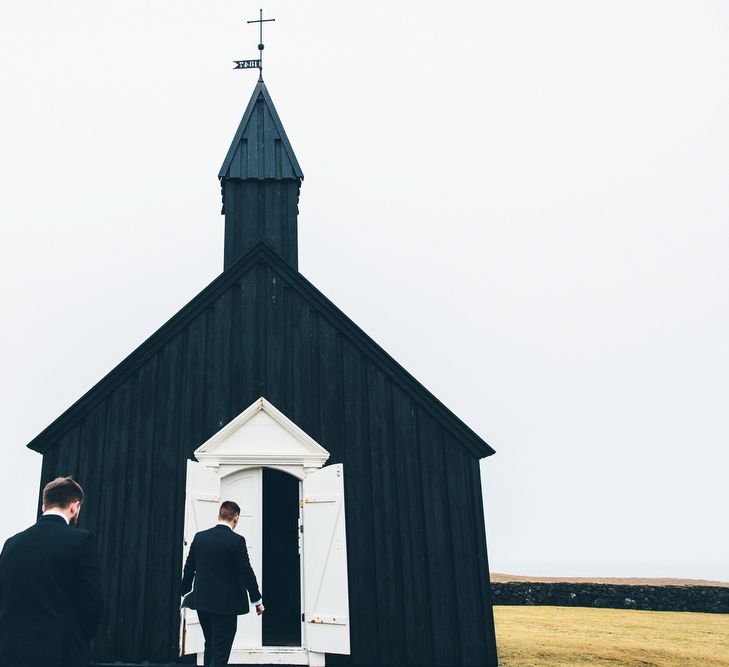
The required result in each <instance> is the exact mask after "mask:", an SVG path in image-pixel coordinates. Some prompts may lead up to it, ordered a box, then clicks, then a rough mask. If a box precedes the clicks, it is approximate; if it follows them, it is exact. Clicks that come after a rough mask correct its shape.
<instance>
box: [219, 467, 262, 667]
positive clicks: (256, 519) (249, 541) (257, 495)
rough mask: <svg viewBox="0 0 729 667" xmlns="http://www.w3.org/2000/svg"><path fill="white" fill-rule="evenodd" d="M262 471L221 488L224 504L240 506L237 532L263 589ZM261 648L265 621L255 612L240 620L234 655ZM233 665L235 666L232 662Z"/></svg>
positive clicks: (232, 479)
mask: <svg viewBox="0 0 729 667" xmlns="http://www.w3.org/2000/svg"><path fill="white" fill-rule="evenodd" d="M261 480H262V475H261V469H260V468H252V469H248V470H241V471H240V472H237V473H234V474H233V475H230V476H228V477H224V478H223V480H222V484H221V497H222V498H223V500H233V501H234V502H236V503H238V505H240V520H239V521H238V525H237V527H236V529H235V532H236V533H239V534H240V535H243V537H245V538H246V546H247V548H248V556H249V557H250V560H251V567H252V568H253V572H255V574H256V579H258V585H259V587H260V586H261V581H262V579H263V569H262V567H261V561H262V558H261V556H262V545H263V532H262V528H263V527H262V523H261V517H262V514H263V508H262V502H263V497H262V486H261ZM260 646H261V617H260V616H258V615H257V614H256V613H255V612H253V611H252V612H251V613H248V614H243V615H241V616H238V629H237V630H236V635H235V639H234V641H233V651H234V652H237V651H239V650H242V649H250V648H258V647H260ZM231 663H232V664H235V663H233V662H232V661H231Z"/></svg>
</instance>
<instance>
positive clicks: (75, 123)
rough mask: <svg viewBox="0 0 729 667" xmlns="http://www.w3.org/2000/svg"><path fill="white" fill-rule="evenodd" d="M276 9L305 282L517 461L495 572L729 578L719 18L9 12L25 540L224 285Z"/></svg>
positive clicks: (510, 463)
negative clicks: (115, 391) (113, 409)
mask: <svg viewBox="0 0 729 667" xmlns="http://www.w3.org/2000/svg"><path fill="white" fill-rule="evenodd" d="M259 6H263V7H264V11H265V12H266V13H267V14H271V15H273V16H275V17H276V23H275V24H273V26H272V27H270V28H268V29H267V36H266V39H265V41H266V47H267V48H266V51H265V54H266V61H267V63H266V64H267V67H266V82H267V85H268V87H269V90H270V92H271V94H272V97H273V99H274V102H275V104H276V106H277V108H278V111H279V113H280V115H281V118H282V120H283V123H284V125H285V127H286V129H287V132H288V135H289V138H290V139H291V142H292V144H293V147H294V150H295V152H296V154H297V156H298V159H299V162H300V163H301V165H302V168H303V170H304V173H305V175H306V179H305V181H304V185H303V189H302V196H301V202H300V209H301V214H300V228H299V229H300V269H301V271H302V272H303V273H304V275H306V276H307V277H308V278H309V279H310V280H311V281H312V282H313V283H314V284H315V285H317V286H318V287H319V288H320V289H321V290H322V291H323V292H324V293H325V294H326V295H327V296H329V297H330V298H331V299H332V300H333V301H334V302H335V303H337V304H338V305H339V306H340V307H341V308H342V309H343V310H344V311H345V312H346V313H347V314H348V315H350V316H351V317H352V318H353V319H354V320H355V321H356V322H357V323H358V324H359V325H361V326H362V327H363V328H364V329H365V331H367V332H368V333H369V334H370V335H371V336H373V338H375V340H377V341H378V342H379V343H380V344H381V345H383V347H384V348H385V349H386V350H387V351H388V352H390V353H391V354H392V355H393V356H394V357H395V358H396V359H397V360H398V361H400V362H401V363H402V364H403V365H404V366H405V367H406V368H407V369H409V370H410V371H411V372H412V373H413V374H414V375H415V377H417V378H418V379H419V380H421V381H422V382H423V383H424V384H425V385H426V386H427V387H428V388H430V389H431V390H432V391H433V392H434V393H435V395H436V396H438V397H439V398H440V399H441V400H443V401H444V403H445V404H446V405H447V406H448V407H450V408H451V409H452V410H453V411H454V412H455V413H456V414H457V415H459V416H460V417H461V418H462V419H463V420H464V421H465V422H466V423H468V424H469V425H470V426H471V427H472V428H473V429H474V430H476V431H477V432H478V433H479V434H480V435H482V436H483V437H484V439H485V440H486V441H487V442H489V443H490V444H491V445H492V446H493V447H494V448H495V449H496V452H497V453H496V455H495V456H493V457H491V458H489V459H487V460H486V461H485V462H484V463H483V464H482V468H483V473H484V475H483V477H484V487H485V501H486V527H487V532H488V539H489V551H490V558H491V565H492V569H493V570H496V571H507V572H514V573H521V574H535V575H537V574H538V575H604V576H609V575H620V576H681V577H702V578H716V579H724V580H729V534H728V531H727V530H726V510H727V506H729V490H728V485H727V477H728V472H729V446H728V445H729V420H728V419H727V405H729V261H728V259H729V257H728V255H729V224H728V222H729V220H728V218H729V187H728V186H729V129H728V127H729V124H728V123H727V118H729V84H728V82H729V3H727V2H725V1H723V0H716V1H714V2H709V1H698V0H691V1H688V0H685V1H683V2H671V1H666V0H656V1H655V2H647V1H640V0H638V1H636V0H630V1H616V0H610V1H608V0H605V1H603V2H589V1H587V0H573V1H571V2H567V1H550V2H544V0H534V1H531V2H527V1H513V0H511V1H509V2H498V3H496V2H483V1H482V2H475V1H474V2H447V3H446V2H423V1H422V0H420V1H418V2H415V1H414V0H412V1H404V0H399V1H398V2H389V3H355V2H341V1H340V2H337V1H335V0H328V1H320V2H313V1H304V0H298V1H296V2H293V1H289V2H285V1H283V0H282V1H267V2H265V3H264V4H263V5H259V4H258V3H255V4H253V3H250V2H241V1H240V0H238V1H235V2H234V1H233V0H214V1H211V0H205V1H203V0H199V1H198V2H191V1H187V0H175V2H172V1H166V2H162V1H157V2H148V1H144V2H142V1H141V0H127V1H126V2H124V3H111V2H98V0H76V1H74V2H71V3H67V2H63V3H59V2H57V1H56V0H53V1H51V0H39V1H36V2H32V3H30V2H26V3H19V2H15V3H5V4H3V5H2V8H0V62H2V67H1V68H0V94H1V95H2V99H3V102H2V104H0V223H1V224H0V234H1V237H0V289H1V290H2V295H1V298H2V326H1V327H0V355H1V357H0V363H1V364H2V365H1V368H2V376H1V377H0V406H1V407H0V409H1V410H2V419H1V420H0V423H1V424H2V432H1V435H0V452H1V454H2V459H1V460H2V466H1V467H0V506H1V507H2V508H3V512H2V516H0V541H1V540H2V539H4V538H5V537H7V536H8V535H9V534H11V533H12V532H15V531H16V530H19V529H21V528H23V527H24V526H25V525H26V524H28V523H29V522H31V521H32V520H33V518H34V512H35V499H36V493H37V485H38V482H39V464H40V456H39V455H37V454H35V453H33V452H30V451H28V450H26V449H25V444H26V443H27V442H28V441H29V440H31V439H32V438H33V437H34V436H35V435H36V434H37V433H39V432H40V431H41V430H42V429H43V428H44V427H45V426H46V425H47V424H49V423H50V422H51V421H52V420H53V419H55V417H57V416H58V415H59V414H60V413H61V412H63V411H64V410H65V409H66V408H67V407H68V406H70V405H71V404H72V403H73V402H74V401H75V400H76V399H77V398H78V397H79V396H81V395H82V394H83V393H84V392H85V391H86V390H87V389H89V388H90V387H91V386H92V385H93V384H94V383H95V382H96V381H97V380H99V379H100V378H101V377H102V376H103V375H104V374H106V373H107V372H108V371H109V370H110V369H111V368H113V367H114V366H115V365H116V364H117V363H118V362H119V361H120V360H121V359H122V358H123V357H125V356H126V355H127V354H128V353H129V352H130V351H131V350H132V349H134V347H136V346H137V345H138V344H139V343H140V342H142V341H143V340H144V339H145V338H146V337H147V336H148V335H150V334H151V333H152V332H153V331H155V330H156V329H157V328H158V327H159V326H160V325H161V324H163V323H164V322H165V321H166V320H167V319H168V318H169V317H170V316H171V315H173V314H174V313H175V312H176V311H177V310H178V309H179V308H180V307H181V306H182V305H184V304H185V303H186V302H187V301H188V300H189V299H190V298H192V297H193V296H194V295H195V294H197V292H199V291H200V290H201V289H202V288H203V287H204V286H205V285H206V284H207V283H208V282H210V281H211V280H212V279H213V278H214V277H215V276H216V275H218V273H219V272H220V271H221V270H222V258H223V219H222V217H221V216H220V215H219V212H220V193H219V185H218V181H217V178H216V175H217V171H218V168H219V167H220V164H221V162H222V160H223V158H224V156H225V153H226V150H227V148H228V145H229V143H230V140H231V139H232V136H233V134H234V131H235V129H236V127H237V124H238V122H239V120H240V117H241V115H242V113H243V110H244V108H245V105H246V103H247V100H248V98H249V96H250V93H251V90H252V88H253V86H254V84H255V79H256V74H255V72H252V71H251V72H246V71H233V70H232V69H231V66H232V65H231V61H232V60H233V59H241V58H252V57H255V56H256V48H255V47H256V43H257V34H256V29H255V28H254V27H252V26H247V25H246V24H245V20H246V19H251V18H255V17H256V16H257V11H258V7H259ZM81 481H82V482H83V480H81Z"/></svg>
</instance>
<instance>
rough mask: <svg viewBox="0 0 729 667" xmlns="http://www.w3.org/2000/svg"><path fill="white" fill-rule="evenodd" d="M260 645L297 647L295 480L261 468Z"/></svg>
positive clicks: (298, 579) (298, 598)
mask: <svg viewBox="0 0 729 667" xmlns="http://www.w3.org/2000/svg"><path fill="white" fill-rule="evenodd" d="M262 579H263V581H262V591H263V604H264V605H265V606H266V612H265V613H264V614H263V617H262V619H261V620H262V644H263V646H301V570H300V557H299V480H298V479H297V478H296V477H293V476H292V475H288V474H286V473H284V472H281V471H280V470H274V469H272V468H263V575H262Z"/></svg>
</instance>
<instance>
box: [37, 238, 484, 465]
mask: <svg viewBox="0 0 729 667" xmlns="http://www.w3.org/2000/svg"><path fill="white" fill-rule="evenodd" d="M256 264H265V265H268V266H269V267H271V268H272V269H273V270H275V271H276V272H278V273H279V274H280V276H281V278H282V279H284V280H286V281H288V283H289V286H290V287H291V288H292V289H294V290H296V291H297V292H298V293H299V294H300V295H301V296H302V297H303V298H304V299H306V300H307V301H308V302H309V303H310V304H311V305H312V307H314V308H316V309H317V310H318V311H319V312H320V313H321V314H322V316H324V317H327V318H328V319H329V320H330V321H331V322H332V323H333V324H334V325H335V327H336V328H337V329H338V330H339V331H340V332H341V333H342V335H344V336H346V337H348V338H349V339H350V340H351V341H352V342H353V343H355V344H356V345H357V346H359V348H360V349H361V350H363V351H364V352H366V354H367V356H368V357H369V358H370V359H371V360H372V362H373V363H375V364H378V365H379V366H380V367H381V368H383V370H384V371H385V372H386V373H387V375H388V376H389V377H390V378H391V379H392V380H393V381H394V382H397V383H398V384H399V385H400V386H401V387H402V388H403V389H404V390H406V391H407V392H408V393H409V394H410V395H411V396H413V397H414V398H415V399H416V400H417V401H418V402H419V403H420V404H421V405H422V406H423V407H424V408H425V409H426V410H428V411H429V412H430V413H431V415H433V416H434V417H435V418H436V419H437V420H438V421H439V422H440V423H441V424H442V425H443V426H444V427H445V428H446V429H447V430H449V431H450V432H451V433H452V434H453V435H454V436H456V438H457V439H458V441H459V442H461V444H463V445H464V446H465V447H467V449H468V450H469V451H470V452H471V453H472V454H474V455H476V456H478V457H485V456H490V455H491V454H493V453H494V450H493V449H492V448H491V447H490V446H489V445H488V444H487V443H486V442H484V440H483V439H482V438H480V437H479V436H478V435H477V434H476V433H475V432H474V431H473V430H471V429H470V428H469V427H468V426H466V424H464V423H463V422H462V421H461V420H460V419H458V417H456V415H454V414H453V413H452V412H451V411H450V410H448V408H446V407H445V406H444V405H443V404H442V403H441V402H440V401H439V400H438V399H437V398H436V397H435V396H433V394H431V393H430V392H429V391H428V390H427V389H426V388H425V387H424V386H423V385H422V384H420V383H419V382H418V381H417V380H416V379H415V378H414V377H413V376H412V375H410V373H408V372H407V371H406V370H405V369H404V368H403V367H402V366H401V365H400V364H399V363H397V361H395V359H393V358H392V357H391V356H390V355H389V354H387V352H385V351H384V350H383V349H382V347H380V346H379V345H378V344H377V343H376V342H375V341H374V340H372V338H370V337H369V336H368V335H367V334H366V333H365V332H364V331H362V329H360V327H358V326H357V325H356V324H355V323H354V322H353V321H352V320H351V319H349V318H348V317H347V316H346V315H345V314H344V313H343V312H342V311H341V310H340V309H339V308H338V307H337V306H336V305H335V304H334V303H332V302H331V301H330V300H329V299H327V298H326V296H324V294H322V293H321V292H320V291H319V290H318V289H317V288H316V287H315V286H314V285H312V284H311V283H310V282H309V281H308V280H307V279H306V278H304V276H303V275H301V274H300V273H299V272H298V271H296V270H295V269H294V268H293V267H292V266H291V265H290V264H288V263H287V262H286V261H285V260H284V259H283V258H282V257H280V256H279V255H278V254H277V253H276V252H274V251H273V250H272V249H271V248H270V247H269V246H268V245H266V244H265V243H263V242H259V243H258V244H256V245H255V246H253V247H252V248H251V249H250V250H249V251H248V252H247V253H246V254H245V255H243V257H241V258H240V260H238V261H237V262H236V263H235V264H233V265H232V266H231V267H229V268H228V269H227V270H226V271H224V272H223V273H221V274H220V276H218V277H217V278H216V279H215V280H213V282H211V283H210V284H209V285H208V286H207V287H206V288H205V289H204V290H203V291H202V292H200V293H199V294H198V295H197V296H196V297H195V298H194V299H193V300H192V301H190V302H189V303H188V304H187V305H186V306H184V307H183V308H182V309H181V310H180V311H178V312H177V314H176V315H174V316H173V317H172V318H170V319H169V320H168V321H167V322H166V323H165V324H164V325H162V326H161V327H160V328H159V329H158V330H157V331H156V332H155V333H154V334H152V335H151V336H150V337H149V338H148V339H147V340H146V341H144V343H142V344H141V345H140V346H139V347H138V348H137V349H136V350H134V352H132V353H131V354H130V355H129V356H128V357H127V358H126V359H124V361H122V362H121V363H120V364H119V365H118V366H117V367H116V368H114V369H113V370H112V371H111V372H110V373H109V374H108V375H106V377H104V378H103V379H102V380H100V381H99V382H98V383H97V384H96V385H95V386H94V387H92V388H91V389H90V390H89V391H88V392H87V393H86V394H84V395H83V396H82V397H81V398H80V399H79V400H78V401H76V403H74V404H73V405H72V406H71V407H70V408H69V409H68V410H66V412H64V413H63V414H62V415H61V416H60V417H58V418H57V419H56V420H55V421H54V422H53V423H52V424H50V425H49V426H48V427H47V428H46V429H45V430H44V431H42V432H41V433H40V434H39V435H37V436H36V437H35V438H34V439H33V440H32V441H31V442H30V443H29V444H28V447H29V448H30V449H33V450H35V451H37V452H41V453H42V452H44V451H45V450H47V449H48V448H49V447H51V446H53V445H54V444H55V443H56V442H57V440H58V438H60V437H61V436H62V435H63V434H64V433H65V432H66V431H67V430H68V429H69V428H71V427H72V426H73V425H74V424H75V423H76V422H77V421H78V420H79V419H81V418H83V417H84V415H85V414H87V413H88V412H89V411H90V410H91V409H92V408H93V407H95V406H96V405H98V404H99V403H100V402H101V401H103V400H105V399H106V398H107V397H108V396H109V395H110V394H111V393H112V392H113V391H114V390H115V389H116V388H117V387H118V386H119V385H120V384H121V383H122V382H124V380H125V379H126V378H127V377H128V376H129V375H130V374H132V373H134V372H135V371H136V369H138V368H139V367H140V366H141V365H142V364H143V363H145V361H147V360H148V359H149V358H151V357H152V356H154V355H155V354H156V353H157V352H159V351H160V350H161V349H162V348H163V347H164V346H165V345H166V344H167V343H168V342H169V341H170V340H171V339H172V338H174V336H176V335H177V334H178V333H179V332H180V331H182V330H183V329H184V328H185V327H186V326H188V325H189V324H190V323H191V322H193V320H195V319H196V318H197V317H198V316H199V315H200V313H201V312H203V311H204V310H205V309H206V308H208V307H209V306H211V305H212V304H213V303H215V301H216V300H217V299H218V298H219V297H220V296H221V295H222V294H223V293H224V292H225V291H226V290H228V289H229V288H230V287H231V286H232V285H234V284H235V283H236V282H237V281H238V280H240V278H241V277H242V276H243V275H245V274H246V273H247V272H248V271H249V270H250V269H251V268H253V267H254V266H255V265H256Z"/></svg>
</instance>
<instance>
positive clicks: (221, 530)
mask: <svg viewBox="0 0 729 667" xmlns="http://www.w3.org/2000/svg"><path fill="white" fill-rule="evenodd" d="M193 579H194V580H195V585H194V591H193V594H192V597H193V601H192V607H193V608H194V609H198V610H199V611H207V612H210V613H213V614H235V615H238V614H247V613H248V612H249V611H250V610H251V607H250V601H249V599H248V595H250V599H251V600H260V599H261V593H260V591H259V590H258V583H257V582H256V575H255V574H254V572H253V568H252V567H251V562H250V560H249V558H248V549H247V548H246V541H245V538H244V537H243V536H242V535H238V534H237V533H234V532H233V531H232V530H231V529H230V528H228V526H221V525H218V526H214V527H213V528H209V529H208V530H203V531H201V532H199V533H197V535H195V537H194V539H193V540H192V544H191V545H190V553H189V554H188V555H187V561H186V562H185V569H184V572H183V575H182V582H181V583H180V595H185V594H186V593H188V592H189V591H190V589H192V588H193ZM246 591H247V593H246Z"/></svg>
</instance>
